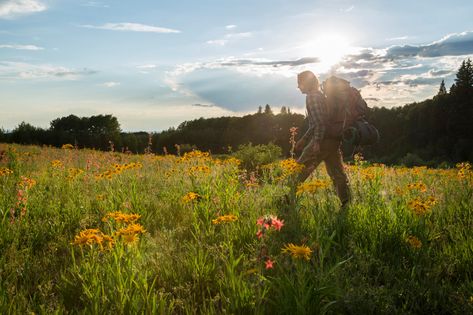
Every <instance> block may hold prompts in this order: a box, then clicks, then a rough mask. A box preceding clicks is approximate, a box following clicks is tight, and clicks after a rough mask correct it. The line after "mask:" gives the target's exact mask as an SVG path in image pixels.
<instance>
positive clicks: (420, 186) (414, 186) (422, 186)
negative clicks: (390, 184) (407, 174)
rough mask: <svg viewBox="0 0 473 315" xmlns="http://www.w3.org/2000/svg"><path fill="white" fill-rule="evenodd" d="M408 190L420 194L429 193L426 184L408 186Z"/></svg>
mask: <svg viewBox="0 0 473 315" xmlns="http://www.w3.org/2000/svg"><path fill="white" fill-rule="evenodd" d="M407 188H409V189H410V190H415V189H417V190H419V191H420V192H426V191H427V186H425V184H424V183H422V182H418V183H415V184H408V185H407Z"/></svg>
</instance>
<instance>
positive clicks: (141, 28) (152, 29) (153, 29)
mask: <svg viewBox="0 0 473 315" xmlns="http://www.w3.org/2000/svg"><path fill="white" fill-rule="evenodd" d="M80 26H81V27H85V28H94V29H101V30H109V31H130V32H146V33H180V32H181V31H179V30H175V29H171V28H165V27H158V26H151V25H145V24H138V23H106V24H104V25H98V26H97V25H80Z"/></svg>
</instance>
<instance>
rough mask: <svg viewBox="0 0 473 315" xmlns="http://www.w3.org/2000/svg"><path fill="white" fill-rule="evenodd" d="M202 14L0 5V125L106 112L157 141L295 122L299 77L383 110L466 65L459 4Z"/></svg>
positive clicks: (301, 6) (232, 5)
mask: <svg viewBox="0 0 473 315" xmlns="http://www.w3.org/2000/svg"><path fill="white" fill-rule="evenodd" d="M216 4H217V2H215V1H211V0H208V1H202V2H199V3H194V2H192V1H183V2H180V3H179V4H175V3H160V4H156V3H154V2H153V1H149V0H143V1H138V2H136V3H134V4H133V5H131V4H128V5H127V4H124V3H114V2H113V1H77V2H73V3H71V2H64V1H53V0H0V81H1V84H0V95H2V98H1V99H0V109H1V111H2V115H1V117H0V128H4V129H6V130H12V129H14V128H15V127H16V126H18V125H19V124H20V123H21V122H22V121H24V122H27V123H30V124H32V125H34V126H37V127H41V128H48V127H49V123H50V121H52V120H53V119H55V118H58V117H64V116H68V115H71V114H72V115H76V116H79V117H88V116H93V115H100V114H111V115H113V116H115V117H117V119H118V121H119V122H120V126H121V129H122V130H123V131H124V132H139V131H144V132H160V131H163V130H167V129H169V128H170V127H177V126H178V125H179V124H180V123H182V122H184V121H189V120H194V119H199V118H201V117H203V118H211V117H222V116H243V115H246V114H251V113H255V112H256V111H257V109H258V106H264V105H265V104H269V105H270V106H271V108H272V109H273V112H274V113H275V114H276V113H278V112H279V109H280V108H281V107H282V106H286V107H287V108H290V109H291V111H292V112H295V113H300V114H303V113H304V104H305V98H304V96H303V95H302V94H301V93H300V92H299V91H298V89H297V82H296V75H297V73H299V72H301V71H303V70H312V71H313V72H314V73H315V74H316V75H317V76H318V77H319V78H320V79H322V80H323V79H324V78H326V77H327V76H329V75H331V74H335V75H338V76H340V77H343V78H345V79H347V80H349V81H350V82H351V84H352V85H353V86H355V87H356V88H358V89H360V90H361V94H362V96H363V97H364V98H365V99H366V100H367V102H368V105H369V106H370V107H381V106H384V107H387V108H392V107H397V106H404V105H406V104H409V103H412V102H418V101H423V100H425V99H428V98H431V97H433V96H434V95H435V94H436V93H437V91H438V88H439V85H440V82H441V81H442V80H445V85H446V87H447V89H449V88H450V86H451V85H452V84H453V82H454V78H455V74H456V72H457V70H458V68H459V66H460V64H461V62H462V60H465V59H467V58H473V21H471V18H469V15H470V14H469V13H470V12H472V11H473V3H464V1H459V0H457V1H451V2H450V3H435V4H432V3H431V2H430V1H426V0H424V1H418V2H416V3H412V2H411V1H409V2H408V1H398V2H396V3H392V2H388V1H365V2H363V3H362V4H361V3H355V2H354V1H344V0H340V1H334V2H326V1H316V2H315V3H314V2H313V1H308V0H304V1H288V0H279V1H277V2H274V1H271V2H270V1H268V0H265V1H258V2H257V3H252V2H249V1H235V2H229V3H226V4H225V6H219V5H216ZM183 8H184V9H183ZM447 16H448V17H449V19H446V18H445V17H447Z"/></svg>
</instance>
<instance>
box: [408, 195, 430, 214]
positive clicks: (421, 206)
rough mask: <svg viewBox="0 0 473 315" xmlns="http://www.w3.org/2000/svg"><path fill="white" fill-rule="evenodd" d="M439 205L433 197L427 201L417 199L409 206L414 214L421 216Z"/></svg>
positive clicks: (410, 202)
mask: <svg viewBox="0 0 473 315" xmlns="http://www.w3.org/2000/svg"><path fill="white" fill-rule="evenodd" d="M436 203H437V200H436V199H435V197H433V196H429V197H428V198H427V199H426V200H422V199H421V198H415V199H413V200H411V201H409V203H408V205H409V207H410V208H411V210H412V211H413V212H414V214H416V215H418V216H421V215H424V214H426V213H427V212H429V210H430V208H432V206H434V205H435V204H436Z"/></svg>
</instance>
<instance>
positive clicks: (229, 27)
mask: <svg viewBox="0 0 473 315" xmlns="http://www.w3.org/2000/svg"><path fill="white" fill-rule="evenodd" d="M236 27H237V26H236V25H235V24H230V25H226V26H225V28H226V29H227V30H232V29H234V28H236Z"/></svg>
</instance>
